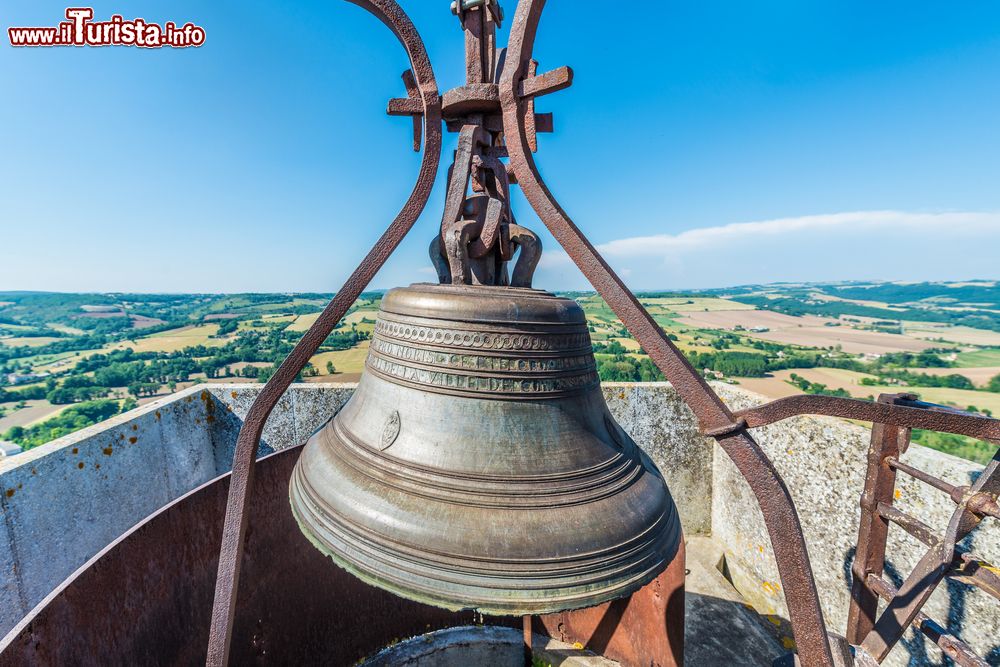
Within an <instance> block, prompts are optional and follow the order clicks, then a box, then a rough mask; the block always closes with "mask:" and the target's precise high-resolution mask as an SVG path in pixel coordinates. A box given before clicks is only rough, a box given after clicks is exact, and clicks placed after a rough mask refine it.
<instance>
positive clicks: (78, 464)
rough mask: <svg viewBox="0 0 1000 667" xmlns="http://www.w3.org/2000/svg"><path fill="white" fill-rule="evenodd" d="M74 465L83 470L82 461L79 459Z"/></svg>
mask: <svg viewBox="0 0 1000 667" xmlns="http://www.w3.org/2000/svg"><path fill="white" fill-rule="evenodd" d="M76 467H77V468H79V469H80V470H83V461H80V462H79V463H77V464H76Z"/></svg>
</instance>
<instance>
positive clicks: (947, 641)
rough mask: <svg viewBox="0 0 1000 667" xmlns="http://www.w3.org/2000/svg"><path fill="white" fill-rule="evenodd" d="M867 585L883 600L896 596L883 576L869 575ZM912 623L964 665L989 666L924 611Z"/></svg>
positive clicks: (893, 589)
mask: <svg viewBox="0 0 1000 667" xmlns="http://www.w3.org/2000/svg"><path fill="white" fill-rule="evenodd" d="M866 585H867V586H868V588H869V589H871V590H872V591H874V592H875V593H877V594H878V595H879V596H880V597H881V598H882V599H883V600H886V601H889V600H892V599H893V598H894V597H896V593H897V591H896V587H895V586H893V585H892V584H891V583H890V582H888V581H886V580H885V579H883V578H882V577H879V576H876V575H874V574H873V575H871V576H869V577H868V580H867V581H866ZM912 625H913V627H915V628H917V629H918V630H919V631H920V632H922V633H923V634H924V635H925V636H926V637H927V638H928V639H930V640H931V641H932V642H934V643H935V644H936V645H937V646H938V648H940V649H941V651H943V652H944V654H945V655H947V656H948V657H949V658H951V659H952V660H954V661H955V662H957V663H958V664H959V665H961V666H962V667H989V663H987V662H986V661H985V660H983V659H982V658H980V657H979V656H978V655H976V653H975V652H974V651H973V650H972V648H970V647H969V645H968V644H966V643H965V642H963V641H962V640H961V639H959V638H958V637H956V636H955V635H953V634H951V633H949V632H948V631H947V630H945V629H944V628H943V627H941V626H940V625H939V624H938V623H937V622H936V621H935V620H934V619H932V618H930V617H929V616H927V615H926V614H924V613H923V612H919V613H918V614H917V615H916V617H914V619H913V621H912Z"/></svg>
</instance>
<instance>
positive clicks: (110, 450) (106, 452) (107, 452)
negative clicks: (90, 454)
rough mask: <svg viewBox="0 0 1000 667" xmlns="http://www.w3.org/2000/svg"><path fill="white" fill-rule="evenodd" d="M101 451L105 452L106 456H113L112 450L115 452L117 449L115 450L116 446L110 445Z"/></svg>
mask: <svg viewBox="0 0 1000 667" xmlns="http://www.w3.org/2000/svg"><path fill="white" fill-rule="evenodd" d="M101 451H102V452H104V455H105V456H111V452H113V451H115V450H114V447H110V446H108V447H105V448H104V449H102V450H101Z"/></svg>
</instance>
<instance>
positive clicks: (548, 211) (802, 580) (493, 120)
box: [207, 0, 1000, 667]
mask: <svg viewBox="0 0 1000 667" xmlns="http://www.w3.org/2000/svg"><path fill="white" fill-rule="evenodd" d="M349 1H350V2H353V3H354V4H357V5H359V6H360V7H362V8H364V9H367V10H368V11H370V12H371V13H373V14H375V15H376V16H377V17H378V18H379V19H380V20H382V22H383V23H385V24H386V26H388V27H389V28H390V30H392V31H393V32H394V33H395V34H396V36H397V37H398V38H399V40H400V42H401V43H402V45H403V47H404V49H405V50H406V52H407V54H408V56H409V59H410V63H411V70H410V71H409V72H407V73H406V74H405V75H404V84H405V85H406V89H407V95H408V97H407V98H400V99H394V100H391V101H390V103H389V108H388V112H389V113H390V114H391V115H408V116H411V117H412V118H413V122H414V149H418V148H419V146H420V143H421V131H422V134H423V143H424V155H423V161H422V163H421V168H420V172H419V175H418V178H417V183H416V185H415V187H414V189H413V192H412V194H411V195H410V198H409V200H408V201H407V203H406V205H405V206H404V207H403V209H402V210H401V211H400V213H399V215H398V216H397V217H396V219H395V220H394V221H393V223H392V224H391V225H390V226H389V228H388V230H387V231H386V232H385V234H383V236H382V237H381V238H380V239H379V241H378V242H377V243H376V245H375V247H374V248H373V249H372V250H371V251H370V252H369V253H368V255H367V256H366V257H365V259H364V260H363V261H362V262H361V264H360V265H359V266H358V268H357V269H356V270H355V271H354V273H353V274H352V275H351V277H350V278H349V279H348V281H347V283H346V284H345V285H344V287H343V288H342V289H341V290H340V291H339V292H338V293H337V295H336V297H335V298H334V299H333V300H332V301H331V302H330V304H329V305H328V306H327V307H326V309H325V310H324V311H323V313H322V314H321V316H320V317H319V319H318V320H317V321H316V323H315V324H314V325H313V326H312V327H311V328H310V329H309V331H308V332H307V333H306V334H305V336H304V337H303V338H302V339H301V340H300V341H299V343H298V344H297V345H296V346H295V348H294V349H293V351H292V352H291V354H289V356H288V358H287V359H285V361H284V362H283V363H282V364H281V366H280V367H279V369H278V371H277V372H276V373H275V374H274V376H273V377H272V378H271V379H270V380H269V381H268V383H267V384H266V385H265V387H264V389H263V391H262V392H261V394H260V395H259V397H258V398H257V400H256V401H255V402H254V404H253V405H252V407H251V408H250V411H249V413H248V415H247V418H246V420H245V423H244V426H243V429H242V430H241V432H240V436H239V439H238V441H237V445H236V451H235V455H234V460H233V472H232V481H231V484H230V489H229V499H228V504H227V509H226V516H225V526H224V530H223V536H222V549H221V554H220V560H219V570H218V579H217V582H216V589H215V601H214V605H213V610H212V623H211V629H210V638H209V651H208V659H207V663H208V664H209V665H224V664H226V663H227V661H228V656H229V646H230V639H231V633H232V624H233V615H234V610H235V603H236V599H235V594H236V590H237V587H238V581H239V574H240V561H241V558H242V545H243V542H244V538H245V534H246V527H247V517H248V514H247V512H248V509H247V508H248V498H249V496H250V494H251V492H252V489H253V471H254V462H255V453H256V452H257V448H258V443H259V441H260V437H261V433H262V431H263V427H264V423H265V421H266V420H267V417H268V415H269V414H270V413H271V411H272V409H273V408H274V406H275V405H276V404H277V402H278V400H279V398H280V397H281V395H282V394H283V393H284V392H285V391H286V390H287V389H288V387H289V386H290V385H291V383H292V382H293V381H294V379H295V377H296V376H297V375H298V373H299V372H300V371H301V370H302V368H304V366H305V364H306V363H307V362H308V361H309V358H310V357H311V356H312V355H313V354H314V353H315V351H316V350H317V349H318V347H319V345H320V344H321V343H322V342H323V340H325V339H326V337H327V336H328V335H329V334H330V332H331V331H332V330H333V328H334V327H335V326H336V325H337V324H338V323H339V321H340V319H341V318H342V317H343V315H344V314H345V313H346V311H347V309H348V308H349V307H350V306H351V304H352V303H353V302H354V300H355V299H356V298H357V297H358V295H359V294H360V293H361V292H362V291H363V290H364V288H365V287H366V286H367V285H368V283H369V281H370V280H371V279H372V277H373V276H374V275H375V274H376V273H377V271H378V270H379V269H380V268H381V267H382V265H383V264H384V263H385V261H386V259H387V258H388V257H389V255H390V254H391V253H392V252H393V251H394V250H395V249H396V247H397V246H398V244H399V242H400V241H401V240H402V238H403V237H404V236H405V235H406V233H407V232H408V231H409V230H410V229H411V228H412V226H413V224H414V222H415V221H416V219H417V217H418V216H419V215H420V213H421V211H422V210H423V208H424V206H425V205H426V203H427V198H428V196H429V193H430V190H431V187H432V185H433V182H434V178H435V175H436V171H437V166H438V162H439V159H440V152H441V135H442V132H441V124H442V120H446V121H447V126H448V129H450V130H453V131H457V130H460V129H461V128H462V124H461V122H460V120H459V121H456V120H453V118H461V117H463V114H465V115H468V114H470V113H476V112H478V111H479V110H480V109H481V108H492V107H491V105H494V104H498V105H499V113H498V114H493V115H489V114H487V115H484V116H481V117H480V118H479V122H480V124H481V125H482V126H483V127H486V128H487V129H489V130H491V131H493V132H502V136H503V141H504V145H503V146H500V147H492V148H489V149H488V150H489V151H491V153H490V155H491V156H492V157H507V158H509V164H508V165H507V170H508V172H509V175H510V179H509V180H510V183H512V184H514V183H516V184H518V185H520V187H521V189H522V191H523V193H524V195H525V197H526V198H527V200H528V202H529V203H530V204H531V206H532V208H533V209H534V211H535V212H536V213H537V215H538V216H539V218H540V219H541V220H542V222H543V223H544V224H545V225H546V227H547V228H548V229H549V231H550V232H551V233H552V235H553V236H554V237H555V238H556V240H557V241H558V242H559V243H560V244H561V245H562V246H563V248H564V249H565V250H566V252H567V253H568V254H569V256H570V257H571V258H572V259H573V261H574V262H575V263H576V265H577V266H578V267H579V268H580V270H581V271H582V272H583V274H584V275H585V276H586V277H587V279H588V280H589V281H590V282H591V284H592V285H593V286H594V288H595V289H596V290H597V292H598V293H599V294H600V295H601V297H603V298H604V300H605V301H606V302H607V303H608V305H609V306H610V307H611V308H612V310H614V312H615V314H616V315H617V316H618V317H619V318H620V319H621V321H622V322H623V324H624V325H625V327H626V328H627V329H628V331H629V332H630V333H631V334H632V336H633V337H634V338H635V339H636V340H637V341H638V342H639V344H640V345H642V347H643V348H644V349H645V350H646V351H647V353H648V354H649V356H650V358H651V360H652V361H653V363H655V364H656V366H657V367H658V368H659V369H660V370H661V371H662V372H663V374H664V376H665V377H666V378H667V380H669V381H670V382H671V383H672V384H673V386H674V388H675V389H676V390H677V391H678V393H679V394H680V396H681V397H682V398H683V400H684V401H685V402H686V403H687V404H688V406H690V408H691V409H692V411H693V412H694V413H695V415H696V417H697V418H698V421H699V423H700V426H701V429H702V432H703V433H705V434H706V435H708V436H711V437H714V438H715V439H716V441H717V442H718V443H719V445H720V446H721V448H722V449H723V451H725V452H726V454H727V455H728V456H729V457H730V458H731V459H732V461H733V462H734V464H735V465H736V467H737V468H738V470H739V471H740V473H741V474H742V475H743V477H744V478H745V479H746V481H747V482H748V484H749V485H750V488H751V490H752V491H753V493H754V495H755V497H756V499H757V502H758V503H759V505H760V508H761V510H762V512H763V515H764V519H765V524H766V527H767V530H768V534H769V536H770V540H771V545H772V548H773V551H774V554H775V559H776V561H777V565H778V570H779V574H780V578H781V584H782V586H783V588H784V591H785V597H786V602H787V606H788V611H789V616H790V620H791V624H792V629H793V633H794V636H795V640H796V644H797V647H798V652H799V657H800V659H801V661H802V663H803V664H805V665H809V666H812V665H817V666H823V667H832V666H833V664H834V661H833V654H832V652H831V648H830V644H829V641H828V639H827V631H826V625H825V622H824V619H823V615H822V611H821V608H820V604H819V596H818V593H817V589H816V582H815V579H814V577H813V573H812V569H811V567H810V563H809V555H808V553H807V550H806V544H805V539H804V537H803V532H802V527H801V524H800V522H799V517H798V514H797V513H796V510H795V506H794V504H793V502H792V498H791V494H790V493H789V491H788V489H787V488H786V486H785V484H784V482H783V481H782V479H781V477H780V475H779V474H778V472H777V471H776V470H775V468H774V466H773V464H772V463H771V461H770V460H769V459H768V457H767V455H766V454H765V453H764V451H763V450H762V449H761V448H760V446H759V445H758V444H757V443H756V441H755V440H754V439H753V438H752V437H751V436H750V434H749V433H748V432H747V431H748V429H750V428H754V427H756V426H762V425H764V424H768V423H772V422H774V421H779V420H782V419H786V418H788V417H791V416H794V415H797V414H806V413H812V414H824V415H830V416H839V417H849V418H853V419H861V420H866V421H870V422H873V423H875V424H881V425H883V426H881V427H878V426H877V427H876V429H875V431H876V434H877V436H878V441H879V442H880V443H882V442H885V441H886V439H889V440H893V438H895V436H893V435H892V434H893V433H898V432H899V431H901V430H902V429H908V428H911V427H917V428H925V429H930V430H938V431H948V432H953V433H961V434H964V435H970V436H973V437H978V438H983V439H986V440H991V441H1000V422H997V421H996V420H987V419H984V418H979V417H973V416H969V415H961V414H955V413H954V412H951V411H945V410H939V409H937V408H931V407H928V406H927V405H926V404H918V403H919V402H915V401H912V400H909V399H907V400H903V399H900V400H894V401H890V402H880V403H877V404H876V403H868V402H865V401H853V400H847V399H831V398H828V397H817V396H797V397H792V398H790V399H784V400H781V401H775V402H773V403H769V404H767V405H765V406H761V407H758V408H753V409H750V410H745V411H742V412H738V413H735V414H734V413H733V412H732V411H730V410H729V408H728V407H727V406H726V405H725V403H724V402H723V401H722V400H721V399H720V398H719V397H718V395H717V394H716V393H715V392H714V391H713V390H712V388H711V387H710V386H709V385H708V383H707V382H706V381H705V380H704V378H702V377H701V375H699V373H698V372H697V371H696V370H695V369H694V368H693V367H692V366H691V364H690V363H689V362H688V361H687V360H686V359H685V358H684V356H683V354H682V353H681V352H680V350H679V349H678V348H677V347H676V346H675V345H674V344H673V343H672V342H671V341H670V340H669V338H667V336H666V334H665V333H664V332H663V330H662V329H661V328H660V327H659V326H658V325H657V324H656V322H655V321H654V320H653V319H652V317H651V316H650V315H649V314H648V313H647V312H646V311H645V309H644V308H643V307H642V305H641V304H640V303H639V301H638V300H637V299H636V298H635V296H634V295H633V294H632V293H631V292H630V291H629V289H628V288H627V287H626V286H625V284H624V283H623V282H622V280H621V279H620V278H619V277H618V276H617V275H616V274H615V273H614V271H613V270H612V269H611V267H610V266H609V265H608V264H607V262H605V261H604V259H603V258H602V257H601V256H600V254H599V253H598V252H597V250H596V249H595V248H594V247H593V245H591V243H590V242H589V241H588V240H587V238H586V237H585V236H584V234H583V233H582V232H581V231H580V229H579V228H577V227H576V225H575V224H574V223H573V221H572V220H571V219H570V217H569V216H568V215H567V213H566V212H565V211H564V210H563V209H562V207H561V206H560V205H559V204H558V202H557V201H556V199H555V197H554V196H553V194H552V193H551V191H550V190H549V189H548V187H547V186H546V185H545V183H544V182H543V180H542V178H541V176H540V175H539V172H538V169H537V167H536V165H535V161H534V157H533V156H532V153H533V152H534V151H535V150H537V138H536V134H537V132H541V131H551V117H550V116H548V115H545V114H536V113H535V109H534V103H535V99H536V98H537V97H539V96H541V95H545V94H548V93H552V92H555V91H557V90H561V89H563V88H565V87H567V86H569V85H570V84H571V82H572V78H573V73H572V70H570V69H569V68H568V67H561V68H558V69H555V70H552V71H550V72H546V73H543V74H537V67H538V63H537V62H535V61H534V60H533V59H532V51H533V47H534V41H535V36H536V32H537V28H538V23H539V20H540V18H541V14H542V10H543V8H544V6H545V0H520V2H519V3H518V6H517V10H516V13H515V15H514V17H513V21H512V26H511V34H510V39H509V43H508V46H507V49H506V51H505V52H504V53H500V52H498V51H495V48H496V47H495V44H494V43H493V42H494V41H495V35H494V33H493V31H492V26H494V25H495V24H496V23H498V22H499V21H500V20H501V19H502V13H500V12H499V11H497V9H496V7H494V5H495V3H494V2H492V0H491V1H490V2H486V3H477V4H476V6H483V7H485V8H487V9H488V10H489V15H488V16H487V17H482V18H480V19H479V21H480V23H479V24H478V25H477V24H476V20H475V17H474V14H475V12H471V11H468V9H465V7H466V5H467V4H468V3H466V2H463V1H462V0H458V3H457V7H458V11H457V12H456V13H457V14H458V15H459V17H460V19H461V20H462V22H463V25H464V26H466V29H467V33H466V51H467V54H478V56H479V57H478V58H477V57H469V58H467V68H468V71H467V75H468V79H469V81H468V82H467V85H466V86H463V87H461V88H458V89H455V90H452V91H449V92H448V93H446V94H445V95H444V96H443V97H442V96H439V93H438V89H437V84H436V82H435V79H434V74H433V70H432V68H431V64H430V61H429V60H428V57H427V53H426V49H425V48H424V45H423V42H422V41H421V39H420V37H419V35H418V34H417V31H416V29H415V28H414V26H413V24H412V22H411V21H410V20H409V18H408V17H407V15H406V14H405V13H404V12H403V10H402V9H401V8H400V7H399V5H398V4H397V3H396V2H395V1H394V0H349ZM468 6H469V7H472V5H468ZM475 62H480V64H479V65H475ZM486 70H489V71H486ZM497 74H499V76H496V75H497ZM497 116H499V118H498V117H497ZM421 119H422V123H421ZM491 124H492V126H491ZM467 142H468V140H466V143H467ZM463 145H464V144H463ZM466 148H467V147H466ZM466 152H467V151H465V152H462V153H461V155H460V159H461V160H463V161H464V160H466V159H467V158H466ZM456 166H458V165H456ZM458 168H459V169H465V166H464V164H463V165H462V166H458ZM460 178H461V176H459V178H458V179H452V180H459V179H460ZM458 190H459V186H458V185H457V184H456V183H452V187H449V191H448V197H447V204H446V213H445V219H446V220H448V219H454V217H456V215H457V211H458V210H459V209H460V207H461V204H462V198H463V197H464V192H461V193H460V192H458ZM893 441H895V440H893ZM995 464H996V459H994V467H995ZM897 469H901V468H898V467H897ZM990 479H993V477H992V476H991V477H990ZM880 480H881V478H880ZM879 483H880V484H882V485H884V484H885V482H884V480H881V481H880V482H879ZM984 484H985V482H984ZM880 488H881V487H880ZM991 489H992V486H990V487H989V488H986V489H980V491H984V492H987V493H989V492H992V491H991ZM979 497H980V498H981V496H979ZM960 511H961V512H964V514H961V516H959V514H958V513H957V514H956V516H959V518H958V519H956V520H955V521H954V522H953V523H955V527H954V529H953V530H950V531H949V535H948V540H949V543H952V542H953V541H955V540H957V539H960V537H961V536H963V535H964V534H966V533H967V532H968V530H969V529H971V528H969V524H970V521H969V519H968V517H967V515H968V514H969V512H970V511H971V509H970V507H969V503H968V500H966V501H965V505H963V506H961V507H960ZM871 530H872V528H871V527H869V532H871ZM870 541H872V542H873V543H877V542H878V536H877V535H876V536H875V537H874V538H872V539H871V540H870ZM932 551H933V550H932ZM939 560H940V559H939ZM877 561H878V558H877V557H871V558H869V559H868V561H866V562H867V563H868V565H867V566H866V569H867V568H869V567H870V568H872V569H873V572H874V570H875V569H878V567H877V565H878V562H877ZM883 583H884V582H883ZM871 588H872V589H873V590H875V591H876V593H879V594H884V595H889V596H892V595H895V593H893V592H891V591H889V590H888V589H887V588H885V587H884V586H882V587H881V589H879V588H878V587H877V586H872V587H871ZM911 612H913V610H911V609H907V610H906V613H905V614H904V616H906V617H907V618H908V619H909V620H912V619H913V618H918V615H914V614H918V612H919V609H917V610H916V611H915V612H913V613H911ZM904 625H905V624H904ZM869 634H870V633H869ZM893 643H894V642H893Z"/></svg>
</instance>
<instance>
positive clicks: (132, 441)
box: [128, 435, 139, 445]
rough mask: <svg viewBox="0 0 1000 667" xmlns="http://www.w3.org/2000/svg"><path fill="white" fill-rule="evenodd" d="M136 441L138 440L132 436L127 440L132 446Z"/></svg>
mask: <svg viewBox="0 0 1000 667" xmlns="http://www.w3.org/2000/svg"><path fill="white" fill-rule="evenodd" d="M138 440H139V438H137V437H135V436H134V435H133V436H132V437H131V438H129V439H128V441H129V442H130V443H132V444H133V445H134V444H135V443H136V442H138Z"/></svg>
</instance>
